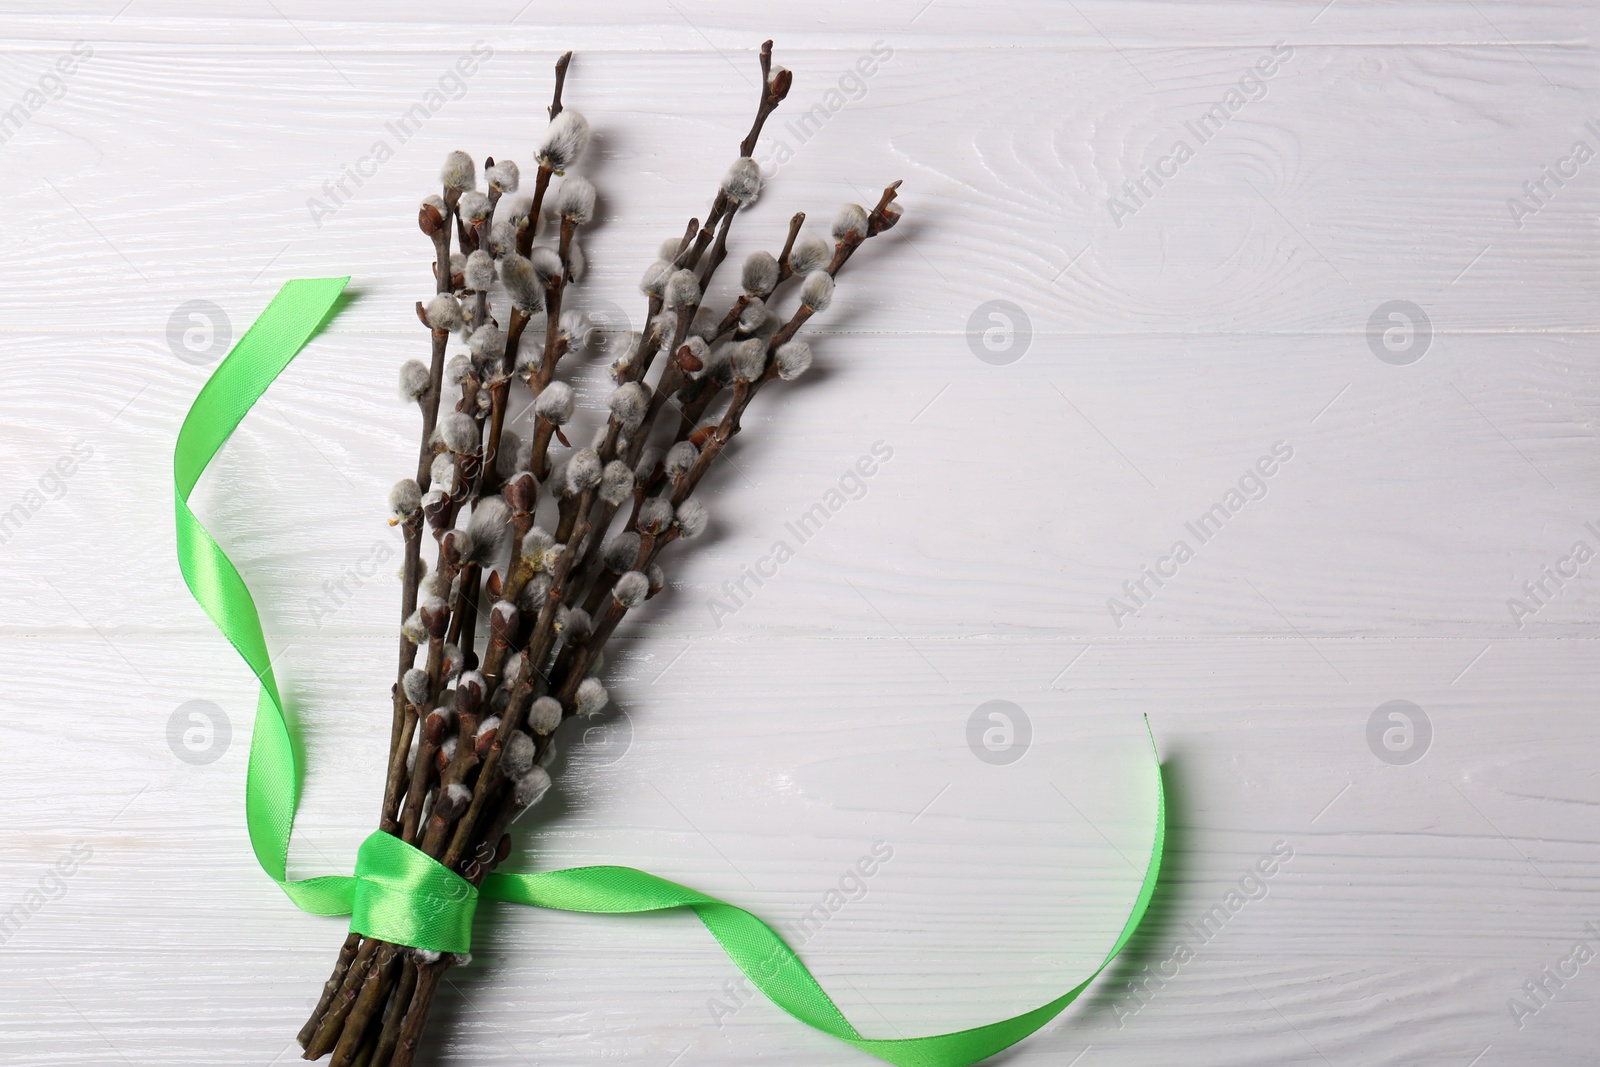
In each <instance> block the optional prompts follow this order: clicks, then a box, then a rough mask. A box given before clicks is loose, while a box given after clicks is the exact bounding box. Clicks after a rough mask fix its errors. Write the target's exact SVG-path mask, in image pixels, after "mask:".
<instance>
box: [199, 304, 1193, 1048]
mask: <svg viewBox="0 0 1600 1067" xmlns="http://www.w3.org/2000/svg"><path fill="white" fill-rule="evenodd" d="M349 280H350V279H349V278H303V279H297V280H294V281H290V282H286V283H284V286H283V288H282V289H281V290H280V291H279V292H278V295H277V296H276V297H274V298H273V300H272V303H271V304H269V305H267V309H266V310H265V311H263V312H262V313H261V316H260V317H259V318H257V319H256V321H255V322H254V323H252V324H251V326H250V329H249V330H247V331H246V332H245V334H244V336H243V337H241V338H239V342H238V344H236V345H234V346H233V350H232V351H231V352H229V353H228V357H227V358H226V359H224V360H223V361H222V363H221V365H219V366H218V367H217V370H216V373H214V374H213V375H212V376H211V379H210V381H208V382H206V384H205V386H204V388H202V389H201V390H200V395H199V396H197V397H196V398H195V401H194V405H193V407H191V408H190V409H189V415H188V418H186V419H185V420H184V422H183V428H182V429H181V430H179V431H178V442H177V447H176V450H175V452H174V454H173V476H174V479H175V483H176V490H177V492H176V495H175V498H174V504H175V506H176V512H177V542H178V565H179V567H180V568H181V569H182V571H183V578H184V581H186V582H187V583H188V585H189V590H190V591H191V592H192V593H193V594H194V597H195V599H196V600H198V601H199V602H200V606H201V607H202V608H204V609H205V611H206V614H208V615H210V616H211V620H212V622H214V623H216V625H217V628H218V629H219V630H221V631H222V633H223V635H224V636H225V637H227V639H228V640H229V641H230V642H232V643H233V647H234V648H236V649H237V650H238V651H239V654H240V655H241V656H243V657H244V660H245V662H246V663H248V664H249V665H250V669H251V670H253V671H255V673H256V677H257V678H258V679H259V680H260V682H261V694H260V698H259V699H258V701H257V703H256V717H255V727H254V730H253V732H252V734H251V737H250V762H249V770H248V772H247V776H246V781H245V811H246V821H247V822H248V824H249V831H250V846H251V848H252V849H254V850H255V854H256V859H257V861H258V862H259V863H260V864H261V868H262V870H264V871H266V873H267V874H268V875H269V876H270V877H271V878H272V879H273V880H274V881H275V882H277V883H278V885H279V886H280V887H281V888H282V889H283V891H284V892H285V893H286V894H288V896H289V899H290V900H292V901H293V902H294V903H295V905H296V906H298V907H299V908H301V909H302V910H304V911H307V912H310V913H312V914H315V915H346V914H348V915H350V928H351V929H352V930H355V931H357V932H359V933H361V934H365V935H367V936H371V937H376V938H380V939H382V940H385V941H389V942H392V943H395V944H401V945H410V946H412V947H415V948H422V949H429V950H432V951H436V952H465V951H467V949H468V947H469V946H470V945H471V941H472V917H473V913H474V911H475V909H476V907H477V902H478V899H479V898H480V897H482V898H484V899H488V900H506V901H513V902H515V903H518V904H530V905H533V906H534V907H540V908H555V909H559V910H561V911H577V912H590V913H596V914H638V913H641V912H650V911H665V910H668V909H671V908H689V909H691V910H692V911H694V913H695V914H696V915H698V916H699V917H700V921H701V922H703V923H704V924H705V926H706V929H708V930H709V931H711V935H712V936H713V937H715V938H716V939H717V941H718V942H719V943H721V945H722V947H723V950H724V951H726V952H727V954H728V956H729V958H730V959H732V960H733V962H734V963H735V964H736V965H737V966H738V968H739V969H740V970H741V971H743V972H744V973H745V975H746V976H748V977H749V979H750V981H751V982H753V983H754V984H755V986H756V988H757V989H759V990H761V992H762V993H764V994H765V995H766V996H767V998H768V999H769V1000H771V1001H772V1002H773V1003H774V1004H776V1005H777V1006H778V1007H780V1008H782V1009H783V1010H784V1011H786V1012H788V1013H789V1014H790V1015H792V1016H794V1017H795V1018H796V1019H799V1020H800V1021H801V1022H803V1023H805V1024H806V1025H808V1026H811V1027H814V1028H816V1029H818V1030H821V1031H822V1032H823V1033H825V1034H829V1035H831V1036H833V1037H836V1038H838V1039H839V1040H840V1041H844V1042H847V1043H848V1044H851V1045H854V1046H855V1047H856V1048H858V1049H861V1050H862V1051H864V1052H870V1053H871V1054H872V1055H874V1056H877V1057H878V1058H879V1059H882V1060H886V1061H888V1062H889V1063H893V1064H899V1065H900V1067H967V1065H969V1064H973V1063H977V1062H978V1061H979V1060H982V1059H984V1058H986V1057H988V1056H991V1055H993V1054H994V1053H996V1052H999V1051H1000V1050H1001V1049H1003V1048H1007V1047H1008V1046H1010V1045H1012V1044H1015V1043H1016V1042H1017V1041H1020V1040H1022V1038H1024V1037H1027V1036H1028V1035H1029V1034H1031V1033H1033V1032H1034V1031H1035V1030H1037V1029H1039V1027H1041V1026H1043V1025H1044V1024H1045V1023H1047V1022H1049V1021H1050V1020H1051V1019H1053V1018H1055V1017H1056V1016H1057V1015H1058V1014H1060V1012H1061V1011H1062V1009H1064V1008H1065V1007H1066V1006H1067V1005H1068V1004H1071V1003H1072V1002H1073V1001H1074V1000H1076V999H1077V997H1078V995H1079V994H1080V993H1082V992H1083V990H1084V989H1085V988H1086V987H1087V986H1088V985H1089V983H1090V982H1092V981H1093V980H1094V979H1095V977H1096V976H1097V975H1099V974H1100V972H1101V971H1103V970H1105V968H1106V967H1107V966H1108V965H1109V964H1110V963H1111V961H1112V960H1113V959H1114V958H1115V957H1116V955H1117V953H1119V952H1121V951H1122V948H1123V946H1124V945H1126V944H1127V943H1128V940H1129V939H1130V938H1131V937H1132V936H1133V932H1134V930H1135V929H1137V928H1138V926H1139V921H1140V920H1141V919H1142V918H1143V917H1144V914H1145V911H1146V909H1147V908H1148V907H1149V906H1150V898H1151V896H1152V895H1153V894H1154V893H1155V888H1156V877H1157V873H1158V872H1159V870H1160V868H1161V850H1162V843H1163V841H1164V840H1165V837H1166V800H1165V796H1164V794H1163V792H1162V789H1161V772H1160V765H1159V763H1158V764H1157V768H1156V827H1155V841H1154V843H1153V844H1152V846H1151V849H1150V863H1149V865H1148V867H1147V868H1146V870H1145V875H1144V883H1143V884H1142V885H1141V886H1140V887H1139V896H1138V899H1137V900H1135V901H1134V904H1133V910H1132V912H1131V913H1130V914H1129V916H1128V921H1127V923H1126V924H1124V925H1123V928H1122V932H1121V933H1120V934H1118V935H1117V939H1116V941H1115V942H1114V943H1113V944H1112V946H1111V950H1110V951H1109V952H1107V953H1106V957H1105V959H1104V960H1103V961H1102V962H1101V964H1100V966H1099V967H1096V968H1095V970H1094V973H1093V974H1091V975H1089V977H1087V978H1085V979H1084V980H1083V981H1081V982H1079V983H1078V984H1077V985H1076V986H1074V987H1073V988H1072V989H1071V990H1069V991H1068V992H1066V993H1064V994H1062V995H1061V996H1059V997H1057V998H1056V999H1055V1000H1052V1001H1050V1002H1049V1003H1048V1004H1043V1005H1041V1006H1039V1007H1037V1008H1034V1009H1033V1010H1032V1011H1028V1012H1023V1013H1022V1014H1021V1015H1017V1016H1015V1017H1013V1018H1010V1019H1003V1020H1001V1021H1000V1022H996V1023H990V1024H988V1025H986V1026H977V1027H973V1028H972V1029H970V1030H962V1031H959V1032H957V1033H950V1034H937V1035H933V1036H930V1037H913V1038H905V1039H902V1040H897V1041H888V1040H881V1039H874V1038H868V1037H863V1036H861V1034H860V1033H859V1032H858V1031H857V1030H856V1028H855V1027H854V1026H852V1025H850V1022H849V1020H847V1019H846V1018H845V1017H844V1015H843V1014H841V1013H840V1011H839V1009H838V1008H837V1007H836V1006H835V1005H834V1003H833V1001H832V1000H831V999H830V998H829V997H828V995H827V994H826V993H824V992H823V991H822V987H821V986H819V985H817V982H816V979H815V978H813V977H812V976H811V972H810V971H808V970H806V967H805V964H803V963H801V962H800V959H799V957H797V956H796V955H795V954H794V951H793V950H792V949H790V948H789V946H788V945H786V944H784V942H783V939H782V938H780V937H779V936H778V935H777V934H776V933H774V932H773V930H772V928H771V927H769V926H768V925H767V924H766V923H764V922H762V921H761V920H760V919H758V918H756V917H755V916H754V915H752V914H750V913H749V912H748V911H745V910H744V909H743V908H740V907H736V906H735V905H732V904H729V903H728V902H726V901H723V900H718V899H717V898H716V897H711V896H707V895H706V894H704V893H700V892H697V891H695V890H693V889H690V888H688V887H687V886H682V885H678V884H677V883H676V882H669V881H667V880H666V879H665V878H658V877H656V876H655V875H653V874H647V873H645V872H644V871H639V870H635V869H633V868H632V867H578V868H573V869H570V870H564V871H550V872H548V873H544V874H491V875H489V876H488V877H487V878H486V879H484V882H483V887H482V889H481V890H480V889H476V888H474V887H473V886H472V885H471V884H470V883H469V882H467V881H466V879H464V878H462V877H461V876H460V875H459V874H457V873H455V872H454V871H451V870H449V869H447V868H445V867H444V866H443V865H441V864H440V863H439V862H438V861H437V860H435V859H433V858H432V857H430V856H427V855H426V854H424V853H422V852H421V851H419V850H418V849H416V848H414V847H412V846H411V845H408V844H406V843H405V842H403V841H401V840H400V839H398V838H396V837H393V836H391V835H389V834H385V833H383V832H381V831H378V832H374V833H373V834H372V836H371V837H369V838H367V840H366V841H365V842H364V843H363V844H362V845H361V849H360V851H359V852H358V853H357V857H356V867H355V873H354V875H351V876H332V875H331V876H325V877H321V878H305V879H299V880H296V881H290V880H289V879H288V876H287V870H286V867H287V857H288V852H289V835H290V832H291V830H292V828H293V825H294V814H295V809H296V807H297V806H298V805H299V801H300V778H299V773H298V769H297V767H296V764H295V756H294V748H293V745H292V742H291V736H290V732H289V725H288V723H287V721H286V720H285V718H284V714H283V700H282V697H281V696H280V695H279V693H278V683H277V681H276V679H275V678H274V677H273V673H272V662H271V658H270V657H269V656H268V655H267V643H266V638H265V637H264V636H263V634H262V631H261V620H260V617H259V616H258V615H257V613H256V607H255V601H254V600H253V599H252V597H251V596H250V590H249V588H248V587H246V585H245V583H244V579H242V578H241V577H240V576H239V572H238V571H237V570H236V569H235V568H234V566H233V563H232V562H231V561H230V560H229V559H228V557H227V555H226V554H225V553H224V552H223V551H222V549H221V548H219V547H218V546H217V543H216V542H215V541H214V540H212V538H211V535H210V534H209V533H207V532H206V529H205V527H204V526H202V525H201V524H200V522H199V520H198V519H196V518H195V516H194V513H193V512H192V511H190V510H189V494H190V492H191V491H192V490H193V489H194V486H195V483H196V482H197V481H198V480H199V478H200V475H201V474H202V473H203V472H204V471H205V469H206V466H207V465H208V464H209V463H210V462H211V459H212V457H213V456H215V455H216V453H217V450H218V449H219V448H221V447H222V443H223V442H224V441H226V440H227V439H228V436H229V435H230V434H232V433H233V430H234V428H235V427H236V426H238V425H239V420H241V419H242V418H244V415H245V413H246V412H247V411H249V410H250V408H251V407H252V406H253V405H254V404H255V402H256V401H257V400H258V399H259V398H260V397H261V394H262V393H264V392H265V391H266V389H267V386H269V385H270V384H272V380H273V379H274V378H276V377H277V376H278V373H279V372H280V371H282V370H283V368H284V367H286V366H288V364H289V361H290V360H292V359H294V357H295V355H296V354H297V353H298V352H299V351H300V349H301V348H302V347H303V346H304V345H305V343H306V342H307V341H309V340H310V339H311V337H312V336H313V335H314V334H315V333H316V332H317V330H318V329H320V328H321V326H322V324H323V322H324V321H325V320H326V319H327V318H328V316H329V314H330V312H331V311H332V310H333V307H334V304H335V303H336V302H337V300H338V299H339V295H340V294H341V293H342V292H343V291H344V287H345V285H346V283H348V282H349ZM1148 726H1149V724H1148V722H1146V728H1147V729H1148ZM1154 745H1155V739H1154V737H1153V736H1152V737H1151V746H1152V748H1153V747H1154Z"/></svg>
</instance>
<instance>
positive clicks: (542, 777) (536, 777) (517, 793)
mask: <svg viewBox="0 0 1600 1067" xmlns="http://www.w3.org/2000/svg"><path fill="white" fill-rule="evenodd" d="M562 114H566V112H562ZM552 747H553V746H552ZM549 791H550V772H549V771H547V770H545V769H544V768H543V767H531V768H529V769H528V771H527V772H526V773H525V774H523V776H522V777H521V778H518V779H517V784H516V785H515V786H514V787H513V789H512V799H513V800H514V801H515V802H516V805H517V807H518V808H520V809H521V810H523V811H526V810H527V809H529V808H531V807H533V806H534V805H535V804H537V803H539V801H541V800H543V799H544V795H545V794H546V793H548V792H549Z"/></svg>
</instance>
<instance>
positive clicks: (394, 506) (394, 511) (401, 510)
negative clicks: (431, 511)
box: [389, 478, 422, 519]
mask: <svg viewBox="0 0 1600 1067" xmlns="http://www.w3.org/2000/svg"><path fill="white" fill-rule="evenodd" d="M420 507H422V489H421V488H420V487H419V486H418V485H417V480H416V479H415V478H402V479H400V480H399V481H398V482H395V483H394V488H393V489H391V490H389V517H390V518H393V519H409V518H410V517H411V516H413V515H415V514H416V513H417V509H418V508H420Z"/></svg>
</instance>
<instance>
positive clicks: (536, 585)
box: [517, 574, 553, 614]
mask: <svg viewBox="0 0 1600 1067" xmlns="http://www.w3.org/2000/svg"><path fill="white" fill-rule="evenodd" d="M552 584H553V583H552V582H551V580H550V576H549V575H548V574H535V575H534V576H533V577H532V578H530V579H528V584H527V585H524V586H523V587H522V592H520V593H518V594H517V607H518V608H519V609H520V610H522V611H524V612H533V613H534V614H538V612H539V609H540V608H542V607H544V600H545V596H546V595H548V594H549V592H550V586H551V585H552Z"/></svg>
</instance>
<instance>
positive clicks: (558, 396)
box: [533, 382, 577, 426]
mask: <svg viewBox="0 0 1600 1067" xmlns="http://www.w3.org/2000/svg"><path fill="white" fill-rule="evenodd" d="M576 407H577V398H576V397H575V396H573V393H572V386H570V385H568V384H567V383H566V382H551V383H550V384H549V385H547V386H545V387H544V392H542V393H540V394H539V399H537V400H535V401H534V402H533V413H534V414H535V415H537V416H538V417H539V418H541V419H544V420H545V421H546V422H553V423H555V424H556V425H557V426H564V425H566V423H567V420H568V419H570V418H572V413H573V411H574V410H576Z"/></svg>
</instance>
